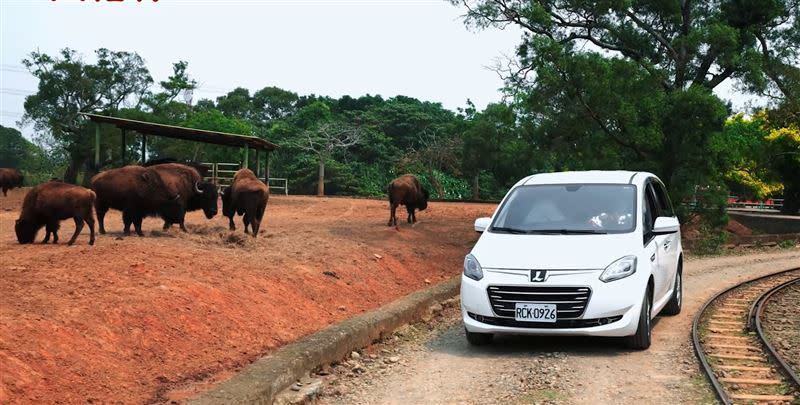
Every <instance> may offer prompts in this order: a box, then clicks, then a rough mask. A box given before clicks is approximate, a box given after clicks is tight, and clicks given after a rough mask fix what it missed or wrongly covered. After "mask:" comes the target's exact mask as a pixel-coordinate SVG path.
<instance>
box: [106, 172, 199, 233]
mask: <svg viewBox="0 0 800 405" xmlns="http://www.w3.org/2000/svg"><path fill="white" fill-rule="evenodd" d="M92 189H93V190H94V192H95V193H97V201H96V203H95V207H96V209H97V219H98V221H99V222H100V233H101V234H105V233H106V228H105V224H104V219H105V216H106V212H108V210H109V209H110V208H114V209H117V210H120V211H122V222H123V223H124V232H125V234H126V235H130V232H131V231H130V228H131V224H133V226H134V228H135V229H136V234H137V235H139V236H144V233H142V220H143V219H144V217H146V216H159V217H161V218H163V219H164V221H167V222H171V223H181V222H182V221H183V212H182V210H183V208H182V206H181V195H180V194H178V193H177V192H175V191H172V189H171V188H170V187H168V186H167V184H166V182H165V181H164V180H163V179H162V177H161V175H160V174H159V172H158V171H157V170H155V169H153V168H152V167H142V166H133V165H132V166H125V167H120V168H118V169H111V170H106V171H104V172H101V173H99V174H97V175H95V176H94V177H92Z"/></svg>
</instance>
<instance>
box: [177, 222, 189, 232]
mask: <svg viewBox="0 0 800 405" xmlns="http://www.w3.org/2000/svg"><path fill="white" fill-rule="evenodd" d="M179 225H180V226H181V230H182V231H184V232H189V231H187V230H186V225H184V224H183V221H181V223H180V224H179Z"/></svg>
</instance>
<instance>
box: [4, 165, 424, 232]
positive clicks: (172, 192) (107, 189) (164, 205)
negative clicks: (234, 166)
mask: <svg viewBox="0 0 800 405" xmlns="http://www.w3.org/2000/svg"><path fill="white" fill-rule="evenodd" d="M198 169H199V168H197V167H193V166H192V165H188V164H181V163H158V164H147V165H144V166H136V165H131V166H125V167H121V168H118V169H111V170H107V171H104V172H101V173H99V174H97V175H96V176H94V177H92V179H91V189H87V188H84V187H80V186H76V185H72V184H67V183H63V182H61V181H58V180H51V181H49V182H47V183H43V184H40V185H38V186H36V187H33V188H32V189H31V190H30V191H29V192H28V194H27V195H26V196H25V199H24V201H23V203H22V211H21V213H20V216H19V219H17V221H16V224H15V227H14V230H15V232H16V235H17V241H18V242H19V243H21V244H26V243H32V242H33V241H34V238H35V237H36V234H37V233H38V231H39V230H41V229H42V228H45V231H46V235H45V238H44V240H43V241H42V243H48V242H49V241H50V236H51V235H52V237H53V243H57V242H58V229H59V223H60V221H62V220H65V219H70V218H72V219H73V220H74V221H75V233H74V234H73V235H72V238H70V240H69V244H70V245H71V244H73V243H74V242H75V239H76V238H77V237H78V234H80V232H81V230H83V225H84V223H85V224H86V225H88V226H89V232H90V233H89V244H90V245H93V244H94V241H95V229H94V214H93V212H92V210H93V209H94V210H96V211H97V220H98V223H99V229H98V231H99V232H100V233H101V234H105V233H106V229H105V223H104V220H105V216H106V213H107V212H108V210H110V209H115V210H118V211H120V212H122V222H123V232H124V234H125V235H130V228H131V225H133V227H134V230H135V232H136V234H137V235H139V236H144V233H143V232H142V220H143V219H144V218H145V217H159V218H161V219H163V220H164V229H168V228H169V227H170V226H172V225H173V224H177V225H178V226H180V229H181V230H183V231H184V232H186V226H185V224H184V218H185V216H186V213H187V212H189V211H196V210H203V213H204V214H205V216H206V218H208V219H211V218H213V217H214V216H215V215H217V199H218V197H221V198H222V214H223V215H224V216H226V217H228V221H229V226H230V229H231V230H232V231H233V230H235V229H236V226H235V225H234V222H233V217H234V216H236V215H240V216H242V215H243V216H244V218H243V223H244V232H245V233H248V234H251V235H252V236H253V237H256V236H257V235H258V231H259V229H260V227H261V221H262V219H263V217H264V211H265V210H266V207H267V201H269V187H268V186H267V185H266V184H264V182H263V181H261V180H260V179H259V178H258V177H257V176H256V175H255V173H253V172H252V171H251V170H249V169H241V170H239V171H237V172H236V174H235V175H234V178H233V182H232V183H231V185H230V187H227V188H225V189H224V190H223V191H222V193H221V195H218V192H217V186H216V185H215V184H213V183H211V182H208V181H205V180H204V179H203V175H202V174H201V173H202V172H201V171H200V170H198ZM200 169H201V168H200ZM201 170H202V169H201ZM22 179H23V178H22V175H21V174H20V173H19V171H17V170H14V169H4V168H0V187H2V190H3V194H4V195H5V194H6V191H7V190H8V189H11V188H14V187H21V186H22ZM387 192H388V195H389V205H390V207H389V209H390V216H389V226H392V225H394V226H395V227H396V226H397V218H396V216H395V211H396V210H397V207H398V206H399V205H405V206H406V209H407V211H408V222H409V223H414V222H416V215H415V210H420V211H421V210H424V209H425V208H427V206H428V197H429V194H428V192H427V191H426V190H425V189H424V188H423V187H422V185H421V184H420V182H419V180H417V178H416V177H414V176H412V175H404V176H401V177H398V178H397V179H395V180H393V181H392V182H391V183H389V186H388V188H387ZM248 228H250V229H249V231H248Z"/></svg>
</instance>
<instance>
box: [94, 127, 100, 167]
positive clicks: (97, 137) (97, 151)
mask: <svg viewBox="0 0 800 405" xmlns="http://www.w3.org/2000/svg"><path fill="white" fill-rule="evenodd" d="M94 167H96V168H98V169H99V168H100V123H99V122H95V124H94Z"/></svg>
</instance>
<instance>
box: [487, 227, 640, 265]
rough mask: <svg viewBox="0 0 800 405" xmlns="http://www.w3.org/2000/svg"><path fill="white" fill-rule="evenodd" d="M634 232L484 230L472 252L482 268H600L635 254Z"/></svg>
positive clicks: (636, 239)
mask: <svg viewBox="0 0 800 405" xmlns="http://www.w3.org/2000/svg"><path fill="white" fill-rule="evenodd" d="M635 235H636V233H633V232H631V233H626V234H607V235H513V234H500V233H489V232H486V233H484V234H483V235H482V236H481V238H480V239H479V240H478V243H476V244H475V247H474V248H473V249H472V254H473V255H474V256H475V257H476V258H477V259H478V262H479V263H480V264H481V267H483V268H485V269H492V268H494V269H563V270H567V269H604V268H605V267H606V266H608V265H609V264H611V263H612V262H613V261H615V260H617V259H619V258H620V257H623V256H627V255H631V254H636V251H635V247H636V246H637V243H638V244H641V243H642V241H641V239H640V238H636V237H635Z"/></svg>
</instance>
